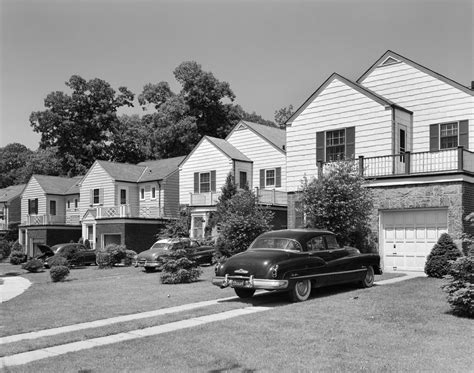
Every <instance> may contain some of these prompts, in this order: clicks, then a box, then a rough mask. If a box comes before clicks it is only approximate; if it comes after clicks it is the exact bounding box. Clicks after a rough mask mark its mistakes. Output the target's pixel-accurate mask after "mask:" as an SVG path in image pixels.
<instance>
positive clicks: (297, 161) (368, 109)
mask: <svg viewBox="0 0 474 373" xmlns="http://www.w3.org/2000/svg"><path fill="white" fill-rule="evenodd" d="M391 123H392V110H390V109H385V107H384V106H383V105H381V104H379V103H377V102H375V101H373V100H371V99H370V98H368V97H367V96H365V95H364V94H362V93H360V92H359V91H357V90H355V89H353V88H351V87H349V86H347V85H346V84H344V83H343V82H341V81H340V80H338V79H334V80H333V81H332V82H331V83H329V84H328V86H327V87H326V88H325V89H324V90H323V91H322V92H321V93H320V94H319V95H318V96H317V97H316V98H315V99H314V101H313V102H312V103H311V104H310V105H309V106H308V107H307V108H306V109H305V110H303V111H302V112H301V114H300V115H299V116H298V117H297V118H296V119H295V120H294V121H293V123H292V125H291V127H288V128H287V131H286V141H287V153H286V155H287V164H286V167H287V178H286V181H287V190H288V191H296V190H298V188H299V187H300V186H301V180H302V179H303V177H304V176H305V175H306V176H308V177H312V176H315V175H316V173H317V166H316V132H319V131H328V130H329V131H332V130H336V129H340V128H346V127H353V126H355V156H356V157H358V156H360V155H363V156H365V157H374V156H379V155H386V154H391V153H392V147H393V144H392V141H393V140H392V125H391Z"/></svg>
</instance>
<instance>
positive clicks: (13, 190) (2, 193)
mask: <svg viewBox="0 0 474 373" xmlns="http://www.w3.org/2000/svg"><path fill="white" fill-rule="evenodd" d="M25 185H26V184H20V185H11V186H8V187H6V188H3V189H0V202H9V201H11V200H12V199H13V198H16V197H18V196H20V195H21V193H22V192H23V189H25Z"/></svg>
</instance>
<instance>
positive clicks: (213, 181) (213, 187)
mask: <svg viewBox="0 0 474 373" xmlns="http://www.w3.org/2000/svg"><path fill="white" fill-rule="evenodd" d="M215 191H216V171H211V192H215Z"/></svg>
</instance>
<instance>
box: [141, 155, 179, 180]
mask: <svg viewBox="0 0 474 373" xmlns="http://www.w3.org/2000/svg"><path fill="white" fill-rule="evenodd" d="M184 158H186V157H185V156H181V157H174V158H167V159H157V160H154V161H144V162H140V163H139V164H138V165H139V166H146V170H145V172H144V173H143V174H142V175H141V177H140V179H139V180H138V181H139V182H144V181H153V180H163V179H164V178H165V177H166V176H168V175H169V174H170V173H172V172H173V171H176V170H177V169H178V166H179V164H180V163H181V162H182V161H183V159H184Z"/></svg>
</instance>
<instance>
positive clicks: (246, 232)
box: [217, 190, 273, 257]
mask: <svg viewBox="0 0 474 373" xmlns="http://www.w3.org/2000/svg"><path fill="white" fill-rule="evenodd" d="M257 202H258V200H257V196H256V195H255V193H254V192H253V191H251V190H241V191H239V192H237V193H236V194H235V195H233V196H232V197H231V198H230V199H229V200H227V201H225V209H223V211H222V214H221V215H220V216H219V225H220V235H219V238H218V240H217V249H218V251H219V252H220V254H221V255H223V256H225V257H229V256H232V255H234V254H237V253H239V252H242V251H245V250H246V249H247V248H248V247H249V245H250V244H251V243H252V241H253V240H254V239H255V238H257V236H259V235H260V234H262V233H263V232H266V231H268V230H270V229H271V224H270V222H271V221H272V219H273V212H271V211H269V210H267V209H266V208H265V207H262V206H260V205H258V203H257Z"/></svg>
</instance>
